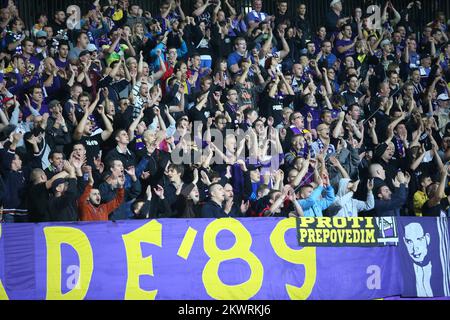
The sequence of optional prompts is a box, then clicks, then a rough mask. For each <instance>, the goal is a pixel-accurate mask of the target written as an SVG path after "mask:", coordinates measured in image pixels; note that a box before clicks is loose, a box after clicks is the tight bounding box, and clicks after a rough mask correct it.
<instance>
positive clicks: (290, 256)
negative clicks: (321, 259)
mask: <svg viewBox="0 0 450 320" xmlns="http://www.w3.org/2000/svg"><path fill="white" fill-rule="evenodd" d="M295 223H296V221H295V218H288V219H284V220H281V221H280V222H278V224H277V226H276V227H275V228H274V229H273V231H272V234H271V235H270V243H271V244H272V248H273V250H274V251H275V253H276V254H277V255H278V256H279V257H280V258H281V259H284V260H286V261H288V262H291V263H295V264H302V265H304V266H305V282H304V283H303V285H302V286H301V287H295V286H293V285H290V284H286V290H287V292H288V295H289V297H290V298H291V299H292V300H305V299H307V298H308V297H309V295H310V294H311V292H312V289H313V288H314V284H315V283H316V276H317V269H316V248H315V247H304V248H302V249H300V250H294V249H291V248H289V247H288V245H287V244H286V241H285V240H284V235H285V233H286V231H288V230H289V229H293V228H295V227H296V225H295Z"/></svg>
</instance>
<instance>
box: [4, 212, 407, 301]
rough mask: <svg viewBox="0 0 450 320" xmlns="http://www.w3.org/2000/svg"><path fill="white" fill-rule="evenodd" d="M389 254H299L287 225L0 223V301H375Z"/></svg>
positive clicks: (391, 273) (389, 289)
mask: <svg viewBox="0 0 450 320" xmlns="http://www.w3.org/2000/svg"><path fill="white" fill-rule="evenodd" d="M400 275H401V263H400V257H399V255H398V247H396V246H386V247H371V248H363V247H351V248H350V247H319V248H315V247H304V248H302V247H299V245H298V241H297V237H296V222H295V219H293V218H291V219H279V218H264V219H262V218H254V219H250V218H249V219H231V218H229V219H217V220H211V219H191V220H184V219H161V220H151V221H143V220H136V221H120V222H101V223H92V222H91V223H60V224H19V223H18V224H4V225H1V226H0V299H39V300H41V299H118V300H122V299H158V300H159V299H175V300H181V299H187V300H194V299H239V300H246V299H260V300H277V299H280V300H287V299H378V298H384V297H390V296H398V295H400V294H401V290H402V277H401V276H400Z"/></svg>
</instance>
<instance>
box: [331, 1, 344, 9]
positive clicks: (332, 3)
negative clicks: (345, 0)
mask: <svg viewBox="0 0 450 320" xmlns="http://www.w3.org/2000/svg"><path fill="white" fill-rule="evenodd" d="M338 3H342V0H332V1H331V2H330V7H332V6H334V5H335V4H338Z"/></svg>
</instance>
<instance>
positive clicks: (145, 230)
mask: <svg viewBox="0 0 450 320" xmlns="http://www.w3.org/2000/svg"><path fill="white" fill-rule="evenodd" d="M122 238H123V242H124V244H125V250H126V252H127V266H128V279H127V288H126V291H125V299H126V300H141V299H148V300H154V299H155V297H156V294H157V293H158V290H150V291H147V290H143V289H141V287H140V285H139V277H140V276H141V275H150V276H153V259H152V256H149V257H147V258H143V257H142V252H141V243H143V242H146V243H151V244H154V245H157V246H159V247H161V243H162V225H161V223H159V222H158V221H156V220H152V221H150V222H148V223H146V224H144V225H143V226H142V227H140V228H139V229H136V230H134V231H132V232H130V233H128V234H125V235H123V236H122Z"/></svg>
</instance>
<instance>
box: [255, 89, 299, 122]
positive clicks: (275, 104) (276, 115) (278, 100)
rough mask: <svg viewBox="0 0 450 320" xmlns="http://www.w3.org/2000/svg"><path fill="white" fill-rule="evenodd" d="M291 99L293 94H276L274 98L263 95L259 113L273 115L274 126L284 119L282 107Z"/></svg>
mask: <svg viewBox="0 0 450 320" xmlns="http://www.w3.org/2000/svg"><path fill="white" fill-rule="evenodd" d="M293 101H294V96H290V95H289V96H276V97H275V98H271V97H269V96H265V97H264V98H263V99H262V101H261V102H262V103H261V115H264V116H266V117H270V116H271V117H273V119H274V122H273V125H274V126H275V127H276V126H277V125H279V124H281V123H283V121H284V118H283V108H284V107H287V106H289V105H290V104H291V103H292V102H293Z"/></svg>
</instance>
